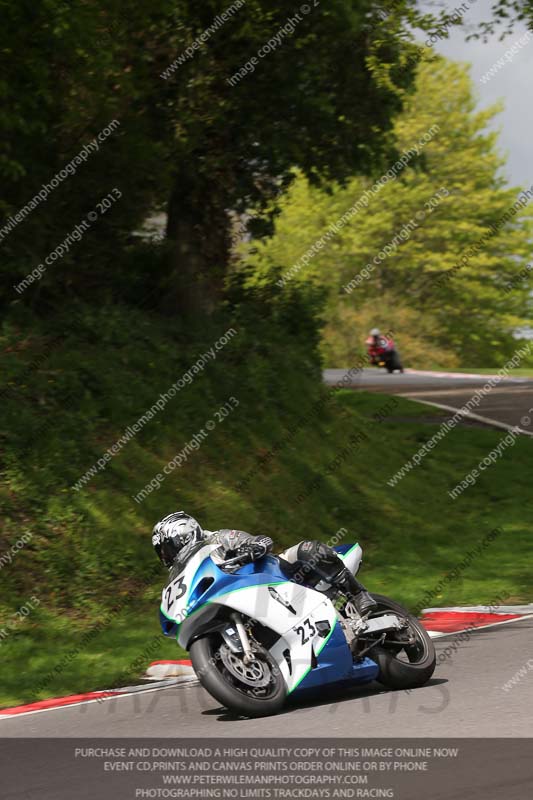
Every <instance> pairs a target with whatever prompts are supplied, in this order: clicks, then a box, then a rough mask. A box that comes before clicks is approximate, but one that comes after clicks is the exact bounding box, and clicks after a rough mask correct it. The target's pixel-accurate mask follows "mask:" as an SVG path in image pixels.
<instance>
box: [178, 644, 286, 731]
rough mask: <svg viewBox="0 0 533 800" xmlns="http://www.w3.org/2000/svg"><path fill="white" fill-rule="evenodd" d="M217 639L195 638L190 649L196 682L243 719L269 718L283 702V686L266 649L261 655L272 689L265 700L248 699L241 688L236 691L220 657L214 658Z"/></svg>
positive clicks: (281, 678)
mask: <svg viewBox="0 0 533 800" xmlns="http://www.w3.org/2000/svg"><path fill="white" fill-rule="evenodd" d="M221 644H222V642H221V639H220V637H219V636H218V635H216V634H208V635H207V636H202V637H201V638H200V639H196V641H194V642H193V643H192V645H191V647H190V650H189V652H190V656H191V661H192V665H193V667H194V670H195V672H196V675H197V677H198V680H199V681H200V683H201V684H202V686H203V687H204V689H206V690H207V691H208V692H209V694H210V695H212V696H213V697H214V698H215V700H218V702H219V703H221V704H222V705H223V706H226V708H228V709H230V711H233V712H236V713H237V714H240V715H243V716H245V717H269V716H271V715H272V714H277V713H278V711H280V710H281V708H282V707H283V704H284V703H285V698H286V696H287V687H286V685H285V681H284V679H283V675H282V674H281V672H280V670H279V668H278V666H277V664H276V662H275V661H274V659H273V658H272V656H271V655H270V653H269V652H268V651H267V650H263V651H262V653H261V655H262V658H263V660H265V661H266V662H267V663H268V665H269V667H270V671H271V674H272V682H273V686H272V688H271V690H270V691H269V694H268V696H265V697H251V696H250V694H248V693H247V692H246V691H245V690H244V687H243V688H242V689H239V688H238V687H237V685H236V680H235V678H233V676H231V675H230V674H229V673H228V671H227V670H226V668H225V667H224V665H223V664H222V661H221V659H220V657H218V658H217V653H218V651H219V648H220V645H221Z"/></svg>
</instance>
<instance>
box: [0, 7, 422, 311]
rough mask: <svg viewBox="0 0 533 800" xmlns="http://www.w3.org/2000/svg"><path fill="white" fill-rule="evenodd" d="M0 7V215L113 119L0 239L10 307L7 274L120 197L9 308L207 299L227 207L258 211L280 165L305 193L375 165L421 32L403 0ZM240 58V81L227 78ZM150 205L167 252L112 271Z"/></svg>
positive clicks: (214, 289)
mask: <svg viewBox="0 0 533 800" xmlns="http://www.w3.org/2000/svg"><path fill="white" fill-rule="evenodd" d="M230 6H231V8H232V9H233V10H232V12H231V13H230V14H229V16H228V18H227V19H226V20H225V21H223V24H219V21H217V19H218V20H220V19H223V17H221V16H220V15H223V14H224V13H225V12H226V11H227V10H228V9H229V8H230ZM383 9H385V12H386V13H382V12H383ZM4 10H5V16H4V19H3V26H2V32H1V33H0V37H1V41H2V47H1V48H0V52H1V54H2V59H3V67H4V70H3V82H2V83H1V84H0V91H1V92H2V95H3V100H4V101H5V107H6V109H8V110H6V111H5V112H3V113H2V114H1V115H0V130H1V133H2V137H1V139H0V140H1V141H3V142H5V144H4V147H3V150H2V152H1V153H0V174H1V177H2V180H3V187H2V188H3V201H2V206H1V211H2V212H3V215H4V219H5V218H7V217H9V216H10V215H12V214H13V213H15V212H16V211H18V209H19V208H21V207H22V206H23V205H24V204H25V203H27V202H28V200H30V199H31V198H32V197H33V196H34V194H35V192H36V191H38V190H39V189H40V187H41V185H42V184H43V183H46V182H48V181H49V180H50V179H51V177H53V176H54V175H55V173H56V172H57V171H58V170H59V169H61V168H62V167H63V166H64V165H65V164H66V163H67V162H68V161H69V160H70V159H71V158H72V157H73V156H74V155H75V154H76V153H77V152H78V149H79V148H80V147H81V146H82V145H83V144H84V143H85V142H86V141H88V140H89V139H91V138H92V137H94V136H95V135H96V134H97V133H98V132H99V131H101V130H102V128H103V127H104V126H105V125H107V124H108V122H109V121H110V120H112V119H115V118H116V119H118V120H119V121H120V130H119V132H118V133H117V134H116V135H114V136H113V137H112V138H111V139H110V140H109V141H108V142H106V144H105V145H102V147H101V150H100V152H99V153H98V155H97V156H96V155H95V156H92V157H91V159H90V161H89V162H88V163H87V164H86V166H84V167H83V168H81V169H80V170H79V171H78V173H77V174H76V177H75V178H73V179H69V180H68V181H65V182H64V183H63V184H62V185H61V187H60V188H58V189H56V190H55V191H54V193H53V194H52V195H51V196H50V198H49V199H48V200H47V202H46V204H42V205H41V206H40V207H39V208H38V209H37V210H35V211H33V212H32V214H31V216H30V217H29V218H28V219H26V220H25V221H24V223H23V224H20V226H19V227H18V228H17V229H16V230H15V231H14V232H12V233H9V236H8V238H7V239H6V240H5V241H3V242H2V249H3V253H4V256H5V260H4V277H5V278H6V284H7V285H8V287H9V289H8V290H5V291H6V294H5V297H6V299H7V300H8V301H10V300H11V299H12V296H13V291H12V289H11V286H12V284H13V283H14V282H15V281H16V280H17V278H18V280H20V279H21V278H22V277H23V276H24V275H25V274H27V273H28V272H29V271H30V270H31V269H32V268H34V267H35V266H36V265H37V264H38V263H39V262H41V261H42V260H43V258H44V257H45V256H46V255H47V254H48V253H49V252H50V251H51V250H52V249H53V248H54V247H56V246H57V244H59V243H60V242H61V241H62V240H63V238H64V236H65V235H66V234H67V233H68V232H69V231H70V230H71V229H72V227H73V226H75V225H76V224H77V223H78V221H79V219H80V218H81V217H83V216H84V215H85V214H87V212H88V211H90V210H91V209H92V208H93V207H94V204H95V203H96V202H98V201H99V200H100V198H101V197H102V195H105V194H106V193H107V192H108V191H109V190H110V189H111V188H113V187H115V186H116V187H118V188H119V189H120V190H121V192H122V199H121V201H120V203H117V204H116V206H114V208H113V209H112V211H110V212H109V214H107V215H106V216H105V217H103V218H102V219H101V220H99V223H98V228H97V229H96V226H95V230H94V231H91V232H90V234H88V235H87V236H85V237H84V242H83V247H79V248H78V249H77V252H76V254H75V255H74V253H73V252H72V253H69V254H67V256H65V257H64V258H62V259H61V262H60V263H58V264H56V265H55V266H54V270H53V276H54V277H53V278H52V279H50V278H49V277H48V276H47V277H46V279H43V280H42V281H39V282H38V283H36V284H35V285H34V286H32V287H31V288H30V289H29V290H28V291H27V293H25V295H24V297H23V298H22V299H20V300H19V299H17V302H19V303H20V302H22V303H27V302H28V301H31V302H33V304H34V305H35V306H36V305H37V301H39V305H40V307H42V305H43V301H45V300H46V301H47V302H48V301H50V302H55V301H56V300H57V299H58V298H59V299H60V298H63V297H64V295H65V294H67V295H68V296H69V297H76V296H80V295H82V296H83V297H84V298H87V299H90V298H91V297H93V298H95V299H98V300H101V299H116V298H117V297H119V298H125V299H129V298H132V297H134V298H137V297H139V295H141V296H142V297H143V299H144V297H145V296H146V295H147V293H149V292H153V293H157V295H158V296H160V297H162V298H163V301H164V304H165V306H166V307H168V308H169V309H171V310H176V309H179V310H181V311H185V310H186V309H187V308H193V309H198V308H201V307H205V306H206V305H207V306H209V305H213V303H214V302H215V299H216V297H217V293H218V292H219V290H220V287H221V285H222V284H223V281H224V275H225V271H226V268H227V264H228V261H229V241H230V219H229V215H228V211H232V212H234V213H237V214H239V213H241V212H243V211H249V210H251V209H252V210H253V209H264V208H265V206H267V205H269V204H270V203H271V202H272V200H273V199H275V198H276V197H277V196H279V194H280V192H281V191H282V190H283V188H284V187H285V186H286V185H287V184H288V183H290V181H291V179H292V176H293V168H294V167H298V168H300V169H301V170H302V172H303V173H304V174H305V175H306V176H307V177H308V178H309V180H310V181H312V182H313V183H318V182H320V181H321V180H322V181H329V180H333V179H334V180H339V181H340V180H343V179H344V178H346V176H347V175H349V174H353V172H354V171H360V172H366V171H369V170H371V169H372V168H377V166H378V165H379V164H381V163H384V161H386V160H387V159H388V157H389V155H390V152H391V150H392V148H393V137H392V118H393V116H394V115H395V114H396V113H397V112H398V111H399V109H400V108H401V105H402V102H403V99H404V96H405V92H406V91H407V90H408V88H409V86H410V84H411V83H412V79H413V74H414V73H413V70H414V62H413V60H412V59H411V60H410V56H411V55H412V54H413V52H414V50H415V49H416V48H415V46H414V45H413V43H412V38H411V34H410V33H409V30H410V27H409V26H411V28H412V27H413V26H416V25H426V24H428V23H427V19H426V18H425V17H421V16H420V15H419V14H418V13H417V12H416V11H415V7H414V2H413V0H394V2H392V0H391V2H388V0H383V3H381V4H376V3H375V2H373V0H357V2H356V0H328V3H327V4H326V3H325V2H319V0H310V2H309V3H308V4H305V3H304V4H303V5H301V6H297V7H295V5H294V3H293V2H292V0H291V1H290V2H289V0H277V2H275V3H273V2H271V1H269V2H268V3H267V2H264V0H246V2H244V0H235V2H234V3H231V4H230V3H229V2H228V0H204V1H203V2H202V3H198V2H197V0H173V2H171V3H168V2H163V0H155V2H153V3H150V4H149V6H143V5H139V4H138V3H133V2H121V3H118V2H111V3H109V2H104V0H88V2H84V3H74V4H72V3H68V2H66V0H46V2H44V0H38V2H36V3H29V2H22V3H20V4H10V3H5V4H4ZM389 12H390V13H389ZM217 15H218V16H217ZM269 42H270V46H269V52H268V53H267V52H264V53H263V55H264V57H258V53H259V51H261V50H262V48H264V47H265V45H267V44H268V43H269ZM188 48H191V49H190V50H189V49H188ZM253 58H255V59H256V62H257V63H256V65H255V68H254V70H253V72H251V73H249V74H246V75H245V76H244V77H240V78H239V79H238V80H234V81H233V82H232V76H236V75H237V74H238V73H239V71H240V70H241V68H243V66H244V65H245V64H247V63H251V61H252V59H253ZM162 208H168V212H169V213H168V231H167V233H168V246H167V250H166V255H165V252H163V251H164V248H163V251H161V255H162V257H161V258H159V256H158V253H159V251H158V253H151V254H150V255H149V256H148V257H147V258H145V259H142V258H141V259H133V261H132V260H128V258H126V259H125V258H124V254H125V253H126V254H127V251H128V247H130V246H131V233H132V231H133V230H135V229H136V228H137V227H138V226H139V225H140V224H141V222H142V220H143V219H144V218H145V216H146V215H147V214H148V213H149V212H150V211H152V210H154V209H155V210H158V209H162ZM263 219H264V217H263ZM263 230H264V229H263ZM256 232H257V231H256ZM139 261H140V262H141V263H139Z"/></svg>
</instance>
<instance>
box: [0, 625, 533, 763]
mask: <svg viewBox="0 0 533 800" xmlns="http://www.w3.org/2000/svg"><path fill="white" fill-rule="evenodd" d="M454 645H455V646H454ZM435 646H436V649H437V669H436V670H435V674H434V676H433V679H432V680H431V682H430V683H429V684H428V685H427V686H424V687H422V688H420V689H415V690H412V691H410V692H389V691H385V690H383V689H382V688H381V687H380V685H379V684H376V683H372V684H370V685H368V686H366V687H361V688H360V689H356V690H351V691H349V692H347V693H346V692H345V693H344V694H342V695H339V694H338V693H337V694H332V695H330V696H329V697H326V698H325V697H322V698H321V699H320V700H319V701H315V702H314V703H311V702H307V703H305V704H303V703H300V704H298V703H296V702H295V703H294V704H292V705H289V706H288V707H287V708H286V710H285V711H284V712H283V713H282V714H281V715H278V716H276V717H268V718H265V719H262V720H260V721H259V722H258V721H257V720H246V719H234V718H231V717H230V716H228V714H227V713H226V712H225V710H224V709H222V708H220V706H219V705H218V703H217V702H216V701H215V700H213V699H212V698H211V697H210V696H209V695H208V694H207V693H206V692H205V691H204V690H203V689H202V688H201V687H200V686H199V685H198V684H196V683H192V682H191V683H189V684H182V685H180V686H172V687H169V688H163V689H161V688H157V689H153V690H151V691H143V692H139V693H135V694H132V695H127V696H123V697H117V698H112V699H109V700H105V701H104V702H101V703H97V702H92V703H87V704H84V705H80V706H71V707H65V708H59V709H53V710H48V711H42V712H37V713H32V714H27V715H22V716H16V717H11V718H5V719H1V720H0V736H4V737H35V736H37V737H49V736H58V737H80V736H83V737H187V738H194V737H206V736H217V737H218V736H222V737H253V738H257V737H279V736H280V735H283V736H286V737H292V736H301V737H343V736H358V737H361V736H364V737H384V736H385V737H406V736H410V737H531V736H533V718H532V715H531V713H529V712H530V710H531V708H533V669H530V668H529V666H528V663H529V664H531V665H533V661H532V660H531V653H532V652H533V619H531V618H526V619H523V620H519V621H517V622H510V623H509V624H505V625H500V626H498V627H494V628H489V629H484V630H479V631H472V632H470V633H469V634H468V635H463V636H462V637H461V635H460V634H450V635H449V636H445V637H442V638H439V639H436V640H435ZM528 659H529V662H528ZM521 668H522V670H523V675H521V677H520V678H519V679H518V680H517V681H516V682H515V685H513V686H511V687H510V688H509V689H508V690H507V691H505V690H504V689H503V688H502V687H503V686H504V684H505V683H506V682H507V681H509V680H510V679H511V678H512V677H513V676H515V675H516V674H517V673H518V671H519V670H520V669H521ZM50 768H51V769H53V765H50Z"/></svg>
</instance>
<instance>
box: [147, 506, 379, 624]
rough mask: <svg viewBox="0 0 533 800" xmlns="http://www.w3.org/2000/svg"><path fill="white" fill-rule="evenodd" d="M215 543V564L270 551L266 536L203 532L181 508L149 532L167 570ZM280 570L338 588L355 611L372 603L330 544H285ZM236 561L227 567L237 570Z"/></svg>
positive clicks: (300, 579)
mask: <svg viewBox="0 0 533 800" xmlns="http://www.w3.org/2000/svg"><path fill="white" fill-rule="evenodd" d="M205 543H212V544H216V545H218V547H217V549H216V550H214V551H213V553H212V554H211V557H212V559H213V561H214V562H215V563H219V564H220V563H222V562H223V561H226V560H227V559H230V558H234V557H237V556H239V555H242V554H245V553H249V555H250V557H251V558H252V560H255V559H257V558H261V556H264V555H266V554H267V553H270V552H271V551H272V547H273V545H274V542H273V541H272V539H271V538H270V536H252V534H250V533H246V532H245V531H239V530H231V529H228V528H223V529H221V530H218V531H206V530H204V529H203V528H202V527H201V525H200V524H199V523H198V522H197V520H195V519H194V517H191V516H190V515H189V514H186V513H185V512H184V511H176V512H174V513H173V514H169V515H168V516H166V517H164V518H163V519H162V520H160V521H159V522H157V523H156V525H155V526H154V529H153V531H152V545H153V547H154V549H155V551H156V553H157V556H158V558H159V560H160V561H161V563H162V564H164V565H165V566H166V567H168V569H172V567H173V566H174V565H175V564H176V561H178V565H179V566H180V568H183V566H184V565H185V564H186V563H187V561H188V560H189V559H190V558H191V557H192V556H193V555H194V554H195V553H196V552H197V551H198V550H199V549H200V548H201V547H202V546H203V545H204V544H205ZM278 560H279V563H280V566H281V568H282V570H283V571H284V572H285V573H286V574H287V576H288V577H290V578H292V579H293V580H297V581H298V582H302V583H305V584H307V585H309V586H311V587H312V588H315V587H316V586H317V585H318V584H320V583H321V582H323V581H325V583H326V584H327V585H328V586H333V587H334V588H335V589H339V590H340V591H341V592H343V594H345V595H346V597H347V598H348V599H349V600H350V601H351V602H353V604H354V605H355V607H356V608H357V610H358V612H359V613H360V614H361V615H363V614H368V613H369V612H370V611H372V610H373V609H374V608H375V606H376V603H375V601H374V600H373V598H372V597H371V596H370V594H369V593H368V592H367V591H366V590H365V588H364V587H363V586H362V584H361V583H359V581H358V580H357V579H356V578H355V577H354V575H352V573H351V572H350V571H349V570H348V569H347V568H346V567H345V566H344V563H343V561H342V560H341V559H340V558H339V556H338V555H337V553H336V552H335V550H334V549H333V548H332V547H329V546H328V545H326V544H324V543H323V542H317V541H303V542H300V543H299V544H296V545H294V546H293V547H289V548H288V549H287V550H285V551H284V552H282V553H281V554H280V555H279V556H278ZM238 567H239V564H236V565H234V566H232V567H230V569H231V568H233V569H238Z"/></svg>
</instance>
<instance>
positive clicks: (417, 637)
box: [368, 594, 436, 689]
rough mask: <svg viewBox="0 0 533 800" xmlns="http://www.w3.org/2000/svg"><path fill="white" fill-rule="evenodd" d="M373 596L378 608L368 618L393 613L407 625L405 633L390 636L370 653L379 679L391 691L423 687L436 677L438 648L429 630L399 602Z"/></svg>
mask: <svg viewBox="0 0 533 800" xmlns="http://www.w3.org/2000/svg"><path fill="white" fill-rule="evenodd" d="M372 597H373V598H374V600H375V601H376V603H377V604H378V605H377V608H376V609H375V610H374V611H372V613H371V614H370V615H369V616H370V617H371V618H372V617H377V616H380V615H382V614H384V613H386V612H387V611H392V612H393V613H394V614H396V616H398V617H401V618H403V619H404V620H405V621H406V622H407V623H408V625H407V627H406V629H405V631H391V632H390V633H387V635H386V637H385V640H384V641H383V642H382V643H380V644H379V645H376V646H375V647H373V648H372V649H371V650H370V652H369V653H368V656H369V658H371V659H372V660H373V661H375V662H376V663H377V665H378V667H379V675H378V677H377V678H376V680H377V681H379V683H382V684H383V685H384V686H387V687H388V688H389V689H414V688H416V687H418V686H423V685H424V684H425V683H427V682H428V680H429V679H430V678H431V676H432V675H433V672H434V671H435V664H436V654H435V646H434V644H433V642H432V641H431V639H430V637H429V635H428V633H427V631H426V630H425V628H424V627H423V626H422V625H421V623H420V622H419V620H417V619H416V618H415V617H413V616H412V615H411V614H410V613H409V611H407V609H405V608H403V606H401V605H400V604H399V603H396V602H395V601H394V600H390V599H389V598H388V597H384V596H383V595H381V594H372Z"/></svg>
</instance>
